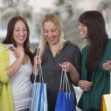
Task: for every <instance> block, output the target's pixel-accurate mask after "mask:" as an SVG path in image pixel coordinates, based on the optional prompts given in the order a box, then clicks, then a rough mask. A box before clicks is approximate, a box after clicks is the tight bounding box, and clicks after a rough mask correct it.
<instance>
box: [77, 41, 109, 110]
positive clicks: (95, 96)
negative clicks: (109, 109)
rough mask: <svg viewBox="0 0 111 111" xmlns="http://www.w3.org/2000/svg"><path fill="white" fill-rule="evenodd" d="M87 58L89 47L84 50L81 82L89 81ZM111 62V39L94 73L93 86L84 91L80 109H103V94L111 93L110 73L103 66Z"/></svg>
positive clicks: (79, 104)
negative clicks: (86, 65)
mask: <svg viewBox="0 0 111 111" xmlns="http://www.w3.org/2000/svg"><path fill="white" fill-rule="evenodd" d="M86 57H87V46H85V47H84V48H83V50H82V66H81V80H87V69H86V67H85V61H86ZM108 60H111V39H109V40H108V41H107V45H106V48H105V52H104V55H103V57H102V59H101V61H100V64H99V68H98V70H97V71H96V72H92V79H91V81H92V82H93V86H92V88H91V90H90V91H87V92H86V91H84V92H83V93H82V96H81V98H80V100H79V103H78V107H79V108H81V109H82V111H89V109H91V108H93V109H96V110H100V109H101V97H102V95H103V94H108V93H109V91H110V73H109V71H106V70H104V69H103V67H102V64H103V63H105V62H106V61H108Z"/></svg>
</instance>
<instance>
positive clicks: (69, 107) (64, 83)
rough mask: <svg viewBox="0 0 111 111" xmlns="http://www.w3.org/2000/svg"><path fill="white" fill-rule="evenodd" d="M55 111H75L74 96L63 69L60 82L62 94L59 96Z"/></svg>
mask: <svg viewBox="0 0 111 111" xmlns="http://www.w3.org/2000/svg"><path fill="white" fill-rule="evenodd" d="M62 79H63V80H62ZM64 87H65V88H64ZM55 111H74V94H73V93H72V92H71V90H70V86H69V82H68V78H67V75H66V71H63V69H62V74H61V81H60V92H59V93H58V95H57V100H56V106H55Z"/></svg>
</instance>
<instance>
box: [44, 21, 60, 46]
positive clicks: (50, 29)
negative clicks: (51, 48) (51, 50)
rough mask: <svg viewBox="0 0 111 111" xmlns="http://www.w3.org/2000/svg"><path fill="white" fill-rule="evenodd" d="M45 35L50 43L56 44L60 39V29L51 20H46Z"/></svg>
mask: <svg viewBox="0 0 111 111" xmlns="http://www.w3.org/2000/svg"><path fill="white" fill-rule="evenodd" d="M43 35H44V37H45V39H46V41H47V42H48V44H49V45H56V44H57V43H58V41H59V31H58V29H57V27H56V26H55V25H54V23H53V22H51V21H47V22H44V24H43Z"/></svg>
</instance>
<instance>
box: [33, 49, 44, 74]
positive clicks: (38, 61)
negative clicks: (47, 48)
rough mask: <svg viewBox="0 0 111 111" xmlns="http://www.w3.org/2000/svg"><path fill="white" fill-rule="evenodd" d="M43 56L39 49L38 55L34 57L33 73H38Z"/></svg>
mask: <svg viewBox="0 0 111 111" xmlns="http://www.w3.org/2000/svg"><path fill="white" fill-rule="evenodd" d="M41 61H42V59H41V57H40V55H39V52H38V51H37V53H36V56H35V57H34V66H33V74H35V75H38V68H39V64H41Z"/></svg>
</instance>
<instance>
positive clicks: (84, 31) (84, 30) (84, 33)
mask: <svg viewBox="0 0 111 111" xmlns="http://www.w3.org/2000/svg"><path fill="white" fill-rule="evenodd" d="M78 30H79V31H80V36H81V38H82V39H86V38H87V36H88V28H87V26H86V25H84V24H82V23H80V25H79V27H78Z"/></svg>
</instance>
